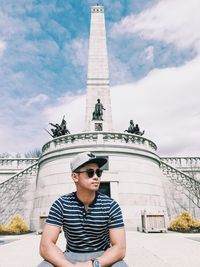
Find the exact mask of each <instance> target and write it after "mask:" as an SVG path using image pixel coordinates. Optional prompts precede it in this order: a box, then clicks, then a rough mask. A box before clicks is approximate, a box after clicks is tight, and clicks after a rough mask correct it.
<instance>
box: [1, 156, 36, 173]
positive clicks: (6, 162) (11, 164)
mask: <svg viewBox="0 0 200 267" xmlns="http://www.w3.org/2000/svg"><path fill="white" fill-rule="evenodd" d="M37 162H38V158H0V171H1V169H24V168H27V166H30V165H32V164H34V163H37Z"/></svg>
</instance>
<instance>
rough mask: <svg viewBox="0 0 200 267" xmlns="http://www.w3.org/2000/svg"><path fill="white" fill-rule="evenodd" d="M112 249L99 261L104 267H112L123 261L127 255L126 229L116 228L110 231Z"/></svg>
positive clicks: (99, 258)
mask: <svg viewBox="0 0 200 267" xmlns="http://www.w3.org/2000/svg"><path fill="white" fill-rule="evenodd" d="M109 233H110V240H111V245H112V246H111V247H110V248H108V249H107V250H106V251H105V252H104V253H103V254H102V255H101V256H100V257H98V260H99V261H100V263H101V266H102V267H106V266H110V265H112V264H113V263H115V262H117V261H120V260H122V259H123V258H124V257H125V253H126V236H125V230H124V228H114V229H110V230H109Z"/></svg>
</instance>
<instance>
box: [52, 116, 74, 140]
mask: <svg viewBox="0 0 200 267" xmlns="http://www.w3.org/2000/svg"><path fill="white" fill-rule="evenodd" d="M49 124H50V125H51V126H53V127H54V128H52V129H51V132H52V134H50V133H49V132H48V133H49V134H50V135H51V136H52V137H53V138H55V137H59V136H61V135H65V134H70V131H69V130H68V129H67V123H66V120H65V116H63V119H62V122H61V124H58V123H56V124H53V123H51V122H50V123H49Z"/></svg>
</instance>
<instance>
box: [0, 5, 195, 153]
mask: <svg viewBox="0 0 200 267" xmlns="http://www.w3.org/2000/svg"><path fill="white" fill-rule="evenodd" d="M96 3H97V2H94V1H91V0H67V1H66V0H51V1H49V0H48V1H47V0H18V1H13V0H0V92H1V94H0V154H1V153H4V152H8V153H11V154H13V155H14V154H15V153H22V154H23V153H26V152H29V151H32V150H35V149H41V147H42V146H43V145H44V144H45V143H46V142H48V141H49V140H51V136H49V135H48V133H47V132H46V131H45V130H44V128H45V129H47V130H50V128H51V126H50V125H49V122H53V123H60V122H61V120H62V117H63V115H65V118H66V121H67V126H68V129H69V130H70V132H71V133H77V132H81V131H83V129H84V120H85V95H86V81H87V61H88V58H87V55H88V40H89V27H90V7H91V6H92V5H95V4H96ZM99 4H102V5H104V8H105V18H106V33H107V49H108V60H109V72H110V93H111V105H112V117H113V125H114V129H115V131H117V132H123V131H124V130H125V129H127V127H128V125H129V121H130V120H131V119H132V120H133V121H134V122H135V123H138V124H139V126H140V129H141V130H145V135H144V137H146V138H148V139H150V140H152V141H153V142H155V143H156V145H157V146H158V155H159V156H183V157H184V156H200V153H199V151H200V138H199V137H200V101H199V99H200V31H199V25H200V16H199V10H200V1H199V0H190V1H188V0H140V1H138V0H112V1H111V0H101V1H100V2H99Z"/></svg>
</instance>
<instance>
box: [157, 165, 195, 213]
mask: <svg viewBox="0 0 200 267" xmlns="http://www.w3.org/2000/svg"><path fill="white" fill-rule="evenodd" d="M160 168H161V170H162V171H163V174H164V175H166V176H167V177H168V178H169V179H170V181H171V182H173V183H174V184H176V185H178V186H182V187H183V188H184V189H186V193H185V194H186V195H187V197H188V198H189V199H191V200H192V202H193V203H194V204H195V205H196V206H197V207H199V208H200V182H199V181H198V180H196V179H194V178H193V177H191V176H189V175H188V174H186V173H184V172H182V171H180V170H178V169H177V168H175V167H173V166H171V165H170V164H168V163H166V162H164V161H162V160H161V161H160Z"/></svg>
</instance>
